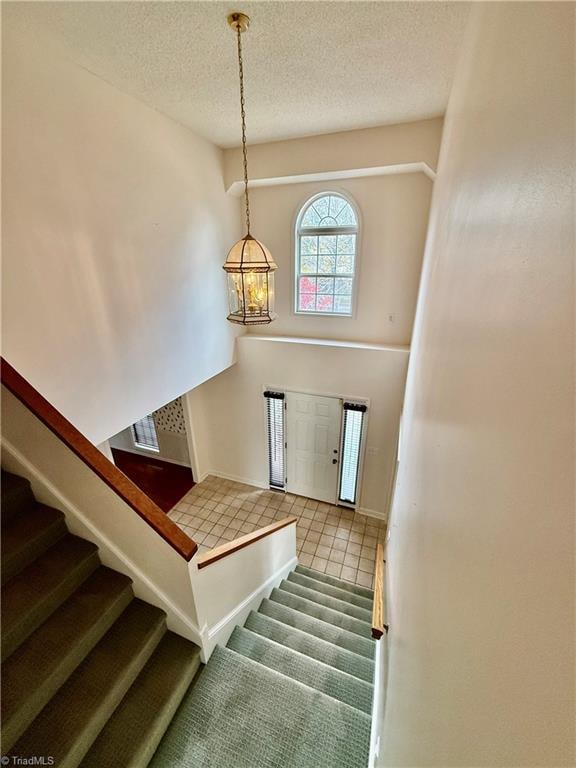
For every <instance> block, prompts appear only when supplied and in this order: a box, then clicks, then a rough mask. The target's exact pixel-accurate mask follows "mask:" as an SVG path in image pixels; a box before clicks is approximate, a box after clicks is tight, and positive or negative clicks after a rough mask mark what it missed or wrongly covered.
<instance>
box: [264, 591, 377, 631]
mask: <svg viewBox="0 0 576 768" xmlns="http://www.w3.org/2000/svg"><path fill="white" fill-rule="evenodd" d="M270 600H272V601H273V602H276V603H282V604H283V605H287V606H288V607H289V608H294V610H296V611H300V612H301V613H306V614H308V616H312V617H313V618H315V619H320V620H321V621H325V622H327V623H328V624H333V625H334V626H335V627H340V629H346V630H348V632H353V633H354V634H356V635H359V636H360V637H364V638H370V637H371V632H372V627H371V626H370V623H369V622H365V621H360V619H355V618H353V617H352V616H346V614H344V613H339V612H338V611H334V610H332V608H325V607H324V606H323V605H319V604H318V603H315V602H313V601H312V600H307V599H306V598H304V597H299V596H298V595H294V594H292V593H291V592H287V591H286V590H284V589H273V590H272V594H271V595H270Z"/></svg>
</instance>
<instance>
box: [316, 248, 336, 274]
mask: <svg viewBox="0 0 576 768" xmlns="http://www.w3.org/2000/svg"><path fill="white" fill-rule="evenodd" d="M335 272H336V254H335V253H321V254H320V255H319V256H318V274H319V275H333V274H334V273H335Z"/></svg>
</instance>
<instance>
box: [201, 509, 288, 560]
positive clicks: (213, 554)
mask: <svg viewBox="0 0 576 768" xmlns="http://www.w3.org/2000/svg"><path fill="white" fill-rule="evenodd" d="M296 522H298V518H297V517H294V516H293V515H292V516H290V517H285V518H283V519H282V520H278V522H277V523H271V524H270V525H266V526H264V528H258V530H256V531H252V532H251V533H247V534H246V535H245V536H240V538H239V539H234V540H233V541H227V542H226V544H221V545H220V546H219V547H215V548H214V549H211V550H210V551H209V552H205V553H204V554H203V555H200V557H199V558H198V560H197V563H198V568H206V566H207V565H211V564H212V563H215V562H216V561H217V560H221V559H222V558H223V557H226V556H227V555H231V554H232V553H233V552H237V551H238V550H239V549H243V548H244V547H247V546H248V545H249V544H254V542H255V541H259V540H260V539H263V538H264V537H265V536H270V534H272V533H276V531H279V530H281V529H282V528H286V526H287V525H292V523H296Z"/></svg>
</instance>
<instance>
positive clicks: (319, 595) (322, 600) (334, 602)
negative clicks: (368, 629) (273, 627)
mask: <svg viewBox="0 0 576 768" xmlns="http://www.w3.org/2000/svg"><path fill="white" fill-rule="evenodd" d="M279 589H282V590H284V591H286V592H290V593H291V594H293V595H297V596H298V597H303V598H305V599H306V600H311V601H312V602H313V603H318V605H323V606H324V607H325V608H330V609H331V610H333V611H338V612H339V613H342V614H345V615H346V616H352V617H353V618H355V619H358V620H359V621H364V622H366V623H367V624H371V622H372V611H371V610H370V611H368V610H367V609H366V608H360V607H359V606H357V605H352V603H349V602H346V601H345V600H339V599H338V598H336V597H332V596H331V595H326V594H325V593H324V592H318V590H316V589H312V588H310V587H305V586H303V585H302V584H298V583H297V582H295V581H289V580H287V579H284V580H283V581H282V582H281V583H280V586H279Z"/></svg>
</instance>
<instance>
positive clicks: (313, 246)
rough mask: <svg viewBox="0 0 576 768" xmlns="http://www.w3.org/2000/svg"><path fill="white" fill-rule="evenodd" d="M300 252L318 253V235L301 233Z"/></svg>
mask: <svg viewBox="0 0 576 768" xmlns="http://www.w3.org/2000/svg"><path fill="white" fill-rule="evenodd" d="M300 253H318V237H317V236H316V235H302V236H301V237H300Z"/></svg>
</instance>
